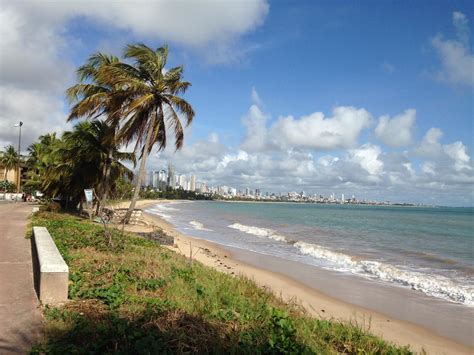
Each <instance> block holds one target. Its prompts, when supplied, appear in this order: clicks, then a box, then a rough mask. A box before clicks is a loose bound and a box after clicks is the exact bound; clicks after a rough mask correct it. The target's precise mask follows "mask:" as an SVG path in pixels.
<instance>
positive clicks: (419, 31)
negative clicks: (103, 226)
mask: <svg viewBox="0 0 474 355" xmlns="http://www.w3.org/2000/svg"><path fill="white" fill-rule="evenodd" d="M472 21H474V6H473V4H472V2H471V1H454V0H453V1H437V0H435V1H416V2H415V1H405V2H402V1H342V0H336V1H329V0H327V1H267V0H231V1H198V0H177V1H158V0H156V1H152V0H150V1H144V0H134V1H125V0H122V1H111V0H102V1H86V0H84V1H78V0H72V1H59V0H56V1H47V0H43V1H35V0H29V1H26V0H15V1H5V0H0V36H1V42H0V47H1V48H0V149H2V148H3V147H4V146H5V145H7V144H10V143H12V144H14V145H16V144H17V142H18V128H15V127H13V125H14V124H15V123H17V122H18V121H22V122H24V125H23V127H22V147H23V149H22V150H25V149H26V147H27V145H28V144H31V143H32V142H33V141H35V140H36V139H37V137H38V136H39V135H41V134H44V133H48V132H52V131H56V132H58V133H60V132H63V131H64V130H68V129H71V124H66V120H65V118H66V116H67V114H68V110H69V103H68V102H67V101H66V100H65V96H64V92H65V90H66V89H67V88H68V87H69V86H71V85H73V84H74V83H75V82H76V77H75V70H76V69H77V67H78V66H79V65H81V64H83V63H84V62H85V61H86V60H87V58H88V57H89V56H90V55H91V54H93V53H95V52H97V51H101V52H104V53H108V54H115V55H118V56H120V55H121V53H122V52H123V48H124V47H125V45H126V44H129V43H145V44H147V45H148V46H150V47H153V48H157V47H159V46H162V45H163V44H167V45H168V46H169V50H170V55H169V59H168V63H169V65H170V66H177V65H184V68H185V73H184V79H185V80H187V81H190V82H191V83H192V87H191V88H190V89H189V90H188V92H187V93H186V94H185V98H186V99H187V100H188V101H189V102H190V103H191V104H192V105H193V107H194V109H195V111H196V116H195V118H194V121H193V123H192V124H191V126H190V127H188V128H187V129H186V131H185V144H184V148H183V149H182V150H181V151H178V152H175V151H174V149H173V148H172V147H169V148H168V149H166V150H165V151H162V152H157V151H154V152H153V153H152V155H151V156H150V158H149V161H148V164H147V169H148V170H160V169H166V168H167V165H168V163H173V164H174V165H175V167H176V170H177V172H179V173H182V174H186V175H190V174H194V175H196V176H197V179H198V181H203V182H207V183H208V184H211V185H227V186H232V187H236V188H241V189H244V188H246V187H249V188H253V189H255V188H260V189H261V191H263V192H265V191H269V192H276V193H277V192H287V191H297V192H300V191H305V192H306V193H317V194H323V195H326V196H327V195H329V194H331V193H333V192H334V193H335V194H336V195H339V194H341V193H344V194H345V195H346V196H352V195H355V196H356V197H357V198H360V199H378V200H390V201H396V202H413V203H424V204H437V205H452V206H472V205H473V204H474V164H473V162H472V159H471V156H472V152H473V137H474V129H473V117H474V116H473V102H474V100H473V93H474V91H473V90H474V54H473V50H472V39H471V37H472V27H473V24H472Z"/></svg>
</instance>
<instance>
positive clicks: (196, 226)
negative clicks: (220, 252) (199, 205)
mask: <svg viewBox="0 0 474 355" xmlns="http://www.w3.org/2000/svg"><path fill="white" fill-rule="evenodd" d="M189 224H190V225H192V226H193V227H194V229H197V230H200V231H208V232H212V229H209V228H205V227H204V224H202V223H201V222H198V221H191V222H189Z"/></svg>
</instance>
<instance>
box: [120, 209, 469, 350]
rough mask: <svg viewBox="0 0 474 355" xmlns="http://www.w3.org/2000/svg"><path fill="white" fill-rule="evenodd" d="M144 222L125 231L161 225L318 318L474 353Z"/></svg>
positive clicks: (182, 243) (179, 242)
mask: <svg viewBox="0 0 474 355" xmlns="http://www.w3.org/2000/svg"><path fill="white" fill-rule="evenodd" d="M166 202H167V201H164V200H143V201H139V202H138V203H137V208H145V207H147V206H150V205H153V204H156V203H166ZM114 207H128V202H122V203H120V204H117V205H114ZM143 221H144V224H143V225H130V226H126V230H128V231H130V232H151V231H153V228H155V227H159V228H162V229H163V230H164V231H165V232H166V233H167V234H169V235H171V236H173V237H174V240H175V245H174V246H170V247H169V249H171V250H173V251H175V252H177V253H180V254H183V255H185V256H187V257H190V255H192V258H193V260H197V261H198V262H201V263H203V264H204V265H207V266H209V267H212V268H215V269H216V270H219V271H221V272H225V273H227V274H230V275H241V276H245V277H247V278H249V279H252V280H254V281H255V282H256V283H257V284H258V285H259V286H261V287H264V288H267V289H268V290H271V291H272V292H274V293H275V294H276V295H277V296H280V297H282V299H284V300H285V301H289V302H297V303H299V304H300V305H302V306H303V307H304V309H305V310H306V311H307V312H308V313H309V314H311V315H313V316H315V317H318V318H324V319H334V320H340V321H345V322H353V323H357V324H359V325H361V326H362V327H364V328H365V329H369V330H370V332H372V333H373V334H376V335H378V336H381V337H382V338H384V339H386V340H388V341H391V342H394V343H396V344H398V345H402V346H403V345H410V347H411V348H412V349H413V350H415V351H417V352H421V351H422V350H424V351H426V352H427V353H428V354H472V352H473V349H472V348H469V347H467V346H465V345H462V344H460V343H457V342H455V341H453V340H450V339H448V338H445V337H442V336H439V335H437V334H435V333H433V332H432V331H430V330H427V329H425V328H424V327H421V326H418V325H415V324H412V323H409V322H406V321H403V320H399V319H396V318H394V317H388V316H386V315H384V314H382V313H379V312H375V311H373V310H370V309H367V308H363V307H360V306H356V305H353V304H349V303H347V302H343V301H340V300H338V299H335V298H334V297H330V296H328V295H326V294H324V293H322V292H319V291H317V290H315V289H312V288H311V287H308V286H306V285H304V284H302V283H300V282H297V281H295V280H293V279H291V278H289V277H287V276H285V275H282V274H279V273H276V272H271V271H268V270H264V269H261V268H257V267H254V266H252V265H249V264H248V263H245V262H242V261H241V260H240V259H239V257H238V255H237V253H235V252H233V251H231V250H227V249H224V248H222V247H221V246H219V245H217V244H214V243H210V242H207V241H204V240H201V239H196V238H192V237H190V236H187V235H184V234H182V233H180V232H178V231H177V230H176V229H175V228H173V226H172V225H171V224H169V223H168V222H166V221H165V220H163V219H161V218H159V217H158V216H156V215H152V214H149V213H144V214H143Z"/></svg>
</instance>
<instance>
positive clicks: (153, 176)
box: [151, 170, 160, 189]
mask: <svg viewBox="0 0 474 355" xmlns="http://www.w3.org/2000/svg"><path fill="white" fill-rule="evenodd" d="M159 181H160V180H159V172H158V171H156V170H153V171H152V172H151V186H152V187H153V188H154V189H157V188H158V183H159Z"/></svg>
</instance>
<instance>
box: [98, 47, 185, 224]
mask: <svg viewBox="0 0 474 355" xmlns="http://www.w3.org/2000/svg"><path fill="white" fill-rule="evenodd" d="M124 57H125V58H126V59H131V60H132V61H133V64H131V65H130V64H126V63H122V62H118V63H111V64H107V65H103V66H101V67H100V68H98V71H97V76H96V80H97V81H98V82H99V83H102V84H104V85H106V86H107V87H110V88H113V90H112V91H111V92H110V94H109V95H108V96H109V97H110V99H109V100H111V101H113V102H121V104H122V105H121V109H120V114H116V115H111V116H109V117H108V118H107V121H108V122H111V123H112V124H113V125H117V126H120V128H119V131H118V134H117V139H118V140H119V141H121V142H123V143H125V144H130V143H132V142H135V151H137V150H139V151H140V160H141V161H140V168H139V172H138V176H137V177H136V180H135V191H134V194H133V197H132V201H131V203H130V207H129V209H128V211H127V214H126V215H125V218H124V222H126V223H128V221H129V220H130V217H131V214H132V212H133V210H134V208H135V205H136V202H137V200H138V197H139V193H140V187H141V183H142V179H143V176H144V172H145V165H146V160H147V157H148V155H149V154H150V152H151V150H152V149H153V147H154V146H155V145H158V150H162V149H164V148H165V147H166V142H167V129H168V128H170V129H172V131H173V135H174V140H175V148H176V150H178V149H180V148H181V147H182V145H183V140H184V132H183V125H182V124H181V121H180V118H179V116H178V113H180V114H181V115H182V117H183V118H184V120H185V122H186V125H189V124H190V123H191V122H192V120H193V117H194V110H193V108H192V106H191V105H190V104H189V103H188V102H187V101H186V100H184V99H183V98H181V97H180V96H179V95H181V94H183V93H184V92H185V91H186V90H187V89H188V88H189V86H191V83H189V82H186V81H182V75H183V67H182V66H178V67H174V68H171V69H170V70H167V71H166V70H165V65H166V61H167V57H168V47H166V46H164V47H160V48H158V49H157V50H155V51H154V50H152V49H151V48H149V47H147V46H146V45H144V44H137V45H128V46H127V47H126V49H125V52H124Z"/></svg>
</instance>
